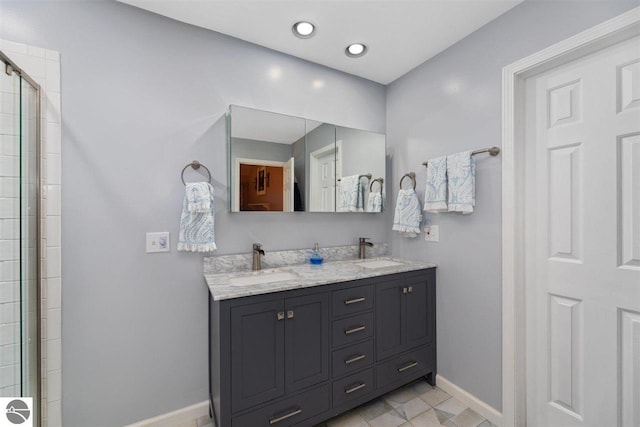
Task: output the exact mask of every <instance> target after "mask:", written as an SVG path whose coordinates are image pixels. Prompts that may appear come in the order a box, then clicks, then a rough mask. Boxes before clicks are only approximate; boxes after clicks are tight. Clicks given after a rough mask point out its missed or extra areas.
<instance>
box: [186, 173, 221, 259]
mask: <svg viewBox="0 0 640 427" xmlns="http://www.w3.org/2000/svg"><path fill="white" fill-rule="evenodd" d="M214 212H215V209H214V198H213V187H212V186H211V184H209V183H208V182H194V183H188V184H187V185H186V187H185V195H184V202H183V204H182V216H181V217H180V236H179V238H178V250H179V251H186V252H211V251H215V250H216V249H217V247H216V243H215V235H214V227H213V226H214Z"/></svg>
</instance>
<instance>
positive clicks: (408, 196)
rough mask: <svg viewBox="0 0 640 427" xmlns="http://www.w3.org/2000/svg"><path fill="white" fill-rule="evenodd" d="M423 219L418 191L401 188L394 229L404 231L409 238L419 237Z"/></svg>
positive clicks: (394, 218) (394, 217)
mask: <svg viewBox="0 0 640 427" xmlns="http://www.w3.org/2000/svg"><path fill="white" fill-rule="evenodd" d="M421 221H422V213H421V211H420V200H418V195H417V194H416V191H415V190H413V189H411V190H402V189H401V190H400V192H399V193H398V200H397V201H396V211H395V214H394V216H393V228H392V230H394V231H399V232H401V233H404V236H405V237H408V238H412V237H417V236H418V234H420V222H421Z"/></svg>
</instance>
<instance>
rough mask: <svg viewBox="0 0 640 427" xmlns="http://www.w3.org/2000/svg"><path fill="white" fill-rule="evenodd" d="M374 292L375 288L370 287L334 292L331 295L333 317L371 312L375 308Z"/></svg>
mask: <svg viewBox="0 0 640 427" xmlns="http://www.w3.org/2000/svg"><path fill="white" fill-rule="evenodd" d="M373 290H374V287H373V286H372V285H370V286H359V287H357V288H349V289H341V290H339V291H333V293H332V295H331V306H332V308H333V317H338V316H344V315H347V314H355V313H360V312H361V311H367V310H371V309H372V308H373Z"/></svg>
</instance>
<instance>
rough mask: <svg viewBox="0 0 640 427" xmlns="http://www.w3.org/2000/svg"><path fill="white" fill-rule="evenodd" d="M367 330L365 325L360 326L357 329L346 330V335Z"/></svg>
mask: <svg viewBox="0 0 640 427" xmlns="http://www.w3.org/2000/svg"><path fill="white" fill-rule="evenodd" d="M365 329H366V326H364V325H362V326H358V327H357V328H353V329H345V331H344V334H345V335H351V334H355V333H356V332H360V331H364V330H365Z"/></svg>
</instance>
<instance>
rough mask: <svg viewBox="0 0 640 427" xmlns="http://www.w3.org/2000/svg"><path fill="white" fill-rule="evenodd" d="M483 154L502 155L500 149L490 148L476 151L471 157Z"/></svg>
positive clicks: (424, 163)
mask: <svg viewBox="0 0 640 427" xmlns="http://www.w3.org/2000/svg"><path fill="white" fill-rule="evenodd" d="M482 153H489V154H490V155H492V156H497V155H498V154H500V147H489V148H483V149H481V150H475V151H472V152H471V155H472V156H475V155H476V154H482ZM422 164H423V165H424V166H425V167H426V166H427V165H428V164H429V162H423V163H422Z"/></svg>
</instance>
